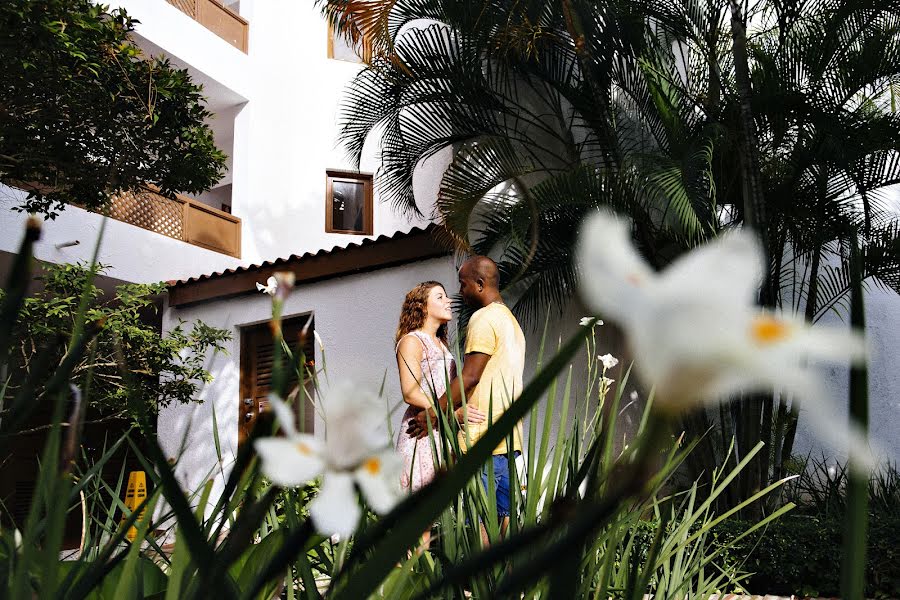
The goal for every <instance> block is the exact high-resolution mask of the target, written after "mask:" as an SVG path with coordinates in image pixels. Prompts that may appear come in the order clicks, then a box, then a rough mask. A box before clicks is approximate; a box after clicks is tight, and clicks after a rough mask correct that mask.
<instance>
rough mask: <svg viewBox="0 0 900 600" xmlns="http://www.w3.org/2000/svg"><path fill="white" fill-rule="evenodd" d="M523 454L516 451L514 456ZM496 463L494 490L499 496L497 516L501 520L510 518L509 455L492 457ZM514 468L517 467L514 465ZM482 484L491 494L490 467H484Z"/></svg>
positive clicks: (486, 491)
mask: <svg viewBox="0 0 900 600" xmlns="http://www.w3.org/2000/svg"><path fill="white" fill-rule="evenodd" d="M520 454H522V453H521V452H519V451H518V450H516V451H515V453H514V455H515V456H519V455H520ZM491 458H492V460H493V463H494V489H495V490H496V496H497V516H498V517H499V518H501V519H502V518H504V517H508V516H509V507H510V498H509V455H507V454H495V455H494V456H492V457H491ZM513 468H514V469H515V468H516V466H515V464H513ZM481 483H482V484H484V491H485V493H487V494H490V493H491V488H490V486H488V466H487V465H484V467H482V469H481Z"/></svg>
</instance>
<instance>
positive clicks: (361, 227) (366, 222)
mask: <svg viewBox="0 0 900 600" xmlns="http://www.w3.org/2000/svg"><path fill="white" fill-rule="evenodd" d="M326 182H327V183H326V190H325V231H326V232H327V233H351V234H356V235H372V232H373V230H374V228H373V225H372V175H367V174H361V173H352V172H345V171H327V172H326Z"/></svg>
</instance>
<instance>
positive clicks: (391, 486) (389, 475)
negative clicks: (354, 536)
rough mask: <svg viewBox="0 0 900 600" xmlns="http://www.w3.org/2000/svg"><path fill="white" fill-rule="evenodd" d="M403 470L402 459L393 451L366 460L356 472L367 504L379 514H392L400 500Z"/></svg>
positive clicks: (355, 474)
mask: <svg viewBox="0 0 900 600" xmlns="http://www.w3.org/2000/svg"><path fill="white" fill-rule="evenodd" d="M402 470H403V462H402V460H401V459H400V457H399V456H397V454H396V452H394V451H393V450H386V451H384V452H381V453H380V454H376V455H373V456H370V457H368V458H367V459H365V460H364V461H363V462H362V464H361V465H360V466H359V468H358V469H356V471H355V472H354V476H355V477H356V482H357V483H358V484H359V487H360V489H362V492H363V496H365V498H366V502H367V503H368V504H369V506H371V507H372V510H374V511H375V512H377V513H378V514H381V515H383V514H385V513H387V512H390V510H391V509H392V508H394V506H395V505H396V504H397V502H398V501H399V500H400V498H401V492H400V475H401V471H402Z"/></svg>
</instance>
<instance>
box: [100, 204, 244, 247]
mask: <svg viewBox="0 0 900 600" xmlns="http://www.w3.org/2000/svg"><path fill="white" fill-rule="evenodd" d="M109 216H110V217H111V218H113V219H116V220H117V221H123V222H125V223H130V224H132V225H136V226H138V227H141V228H143V229H146V230H148V231H153V232H155V233H158V234H161V235H165V236H168V237H170V238H175V239H176V240H182V241H184V242H188V243H189V244H194V245H195V246H201V247H203V248H207V249H209V250H214V251H216V252H221V253H223V254H228V255H230V256H234V257H236V258H240V256H241V220H240V219H239V218H237V217H235V216H232V215H230V214H228V213H226V212H224V211H221V210H218V209H215V208H213V207H211V206H207V205H206V204H203V203H202V202H198V201H196V200H193V199H191V198H188V197H187V196H182V195H180V194H178V195H176V196H175V198H168V197H166V196H163V195H162V194H158V193H156V192H154V191H151V190H146V191H138V192H128V193H125V194H122V195H120V196H116V197H115V198H114V199H113V200H112V204H111V205H110V208H109Z"/></svg>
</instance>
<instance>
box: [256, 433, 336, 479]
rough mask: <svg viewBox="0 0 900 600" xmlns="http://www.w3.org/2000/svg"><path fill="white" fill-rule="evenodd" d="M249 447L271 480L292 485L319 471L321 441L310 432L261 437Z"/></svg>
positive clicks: (321, 464) (322, 464)
mask: <svg viewBox="0 0 900 600" xmlns="http://www.w3.org/2000/svg"><path fill="white" fill-rule="evenodd" d="M253 447H254V448H255V449H256V452H257V453H258V454H259V458H260V460H261V461H262V464H261V470H262V472H263V474H264V475H265V476H266V477H268V478H269V480H270V481H272V483H274V484H275V485H279V486H281V487H293V486H296V485H300V484H303V483H306V482H307V481H310V480H311V479H315V478H316V477H318V476H319V475H321V474H322V471H323V470H324V468H325V466H324V462H323V461H322V458H321V454H320V452H321V444H320V443H319V441H318V440H316V439H315V438H314V437H313V436H311V435H305V434H300V435H295V436H292V437H288V438H274V437H267V438H261V439H258V440H256V442H254V444H253Z"/></svg>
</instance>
